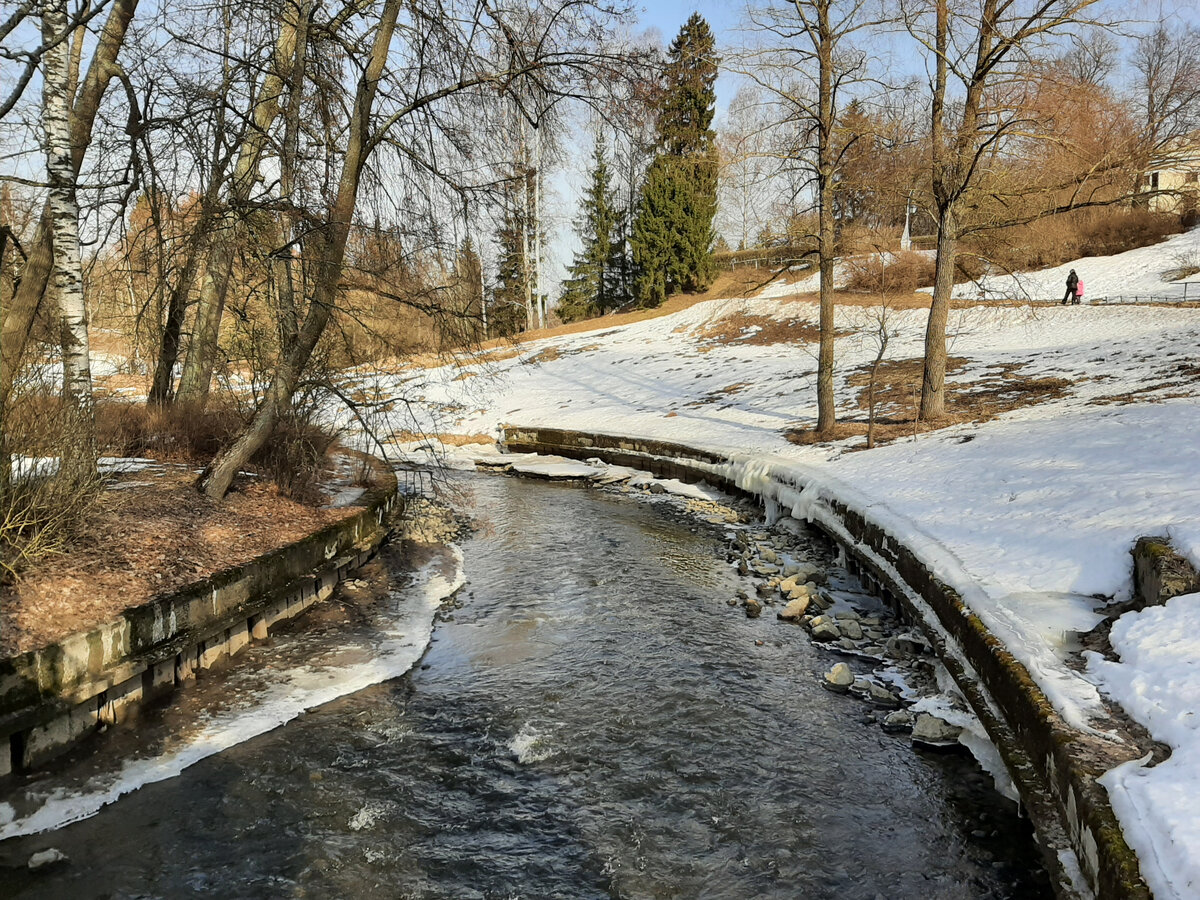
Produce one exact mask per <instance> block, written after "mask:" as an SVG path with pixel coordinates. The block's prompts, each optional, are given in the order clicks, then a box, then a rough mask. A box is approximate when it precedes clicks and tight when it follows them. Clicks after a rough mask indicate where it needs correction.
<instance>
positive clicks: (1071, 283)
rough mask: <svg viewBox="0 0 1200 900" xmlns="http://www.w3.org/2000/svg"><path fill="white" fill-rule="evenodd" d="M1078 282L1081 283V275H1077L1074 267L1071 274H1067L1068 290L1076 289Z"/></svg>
mask: <svg viewBox="0 0 1200 900" xmlns="http://www.w3.org/2000/svg"><path fill="white" fill-rule="evenodd" d="M1078 284H1079V276H1078V275H1076V274H1075V270H1074V269H1072V270H1071V274H1070V275H1068V276H1067V290H1068V291H1073V290H1075V287H1076V285H1078Z"/></svg>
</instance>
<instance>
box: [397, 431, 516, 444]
mask: <svg viewBox="0 0 1200 900" xmlns="http://www.w3.org/2000/svg"><path fill="white" fill-rule="evenodd" d="M390 437H391V439H392V440H393V441H396V442H397V443H401V444H411V443H414V442H416V441H438V442H440V443H442V444H445V445H446V446H447V447H467V446H470V445H471V444H494V443H496V439H495V438H494V437H492V436H491V435H487V434H450V433H446V432H440V431H439V432H434V433H433V434H419V433H417V432H415V431H393V432H392V434H391V436H390Z"/></svg>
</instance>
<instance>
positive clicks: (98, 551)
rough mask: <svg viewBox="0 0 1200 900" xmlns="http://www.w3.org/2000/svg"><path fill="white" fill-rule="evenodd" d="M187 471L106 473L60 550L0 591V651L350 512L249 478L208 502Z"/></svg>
mask: <svg viewBox="0 0 1200 900" xmlns="http://www.w3.org/2000/svg"><path fill="white" fill-rule="evenodd" d="M195 478H196V473H195V471H194V470H193V469H191V468H189V467H186V466H177V465H167V466H163V467H162V468H160V469H150V470H146V471H141V472H136V473H132V474H127V475H123V476H119V477H118V478H117V479H115V480H114V481H113V482H112V484H111V485H110V486H109V489H108V490H107V491H106V492H105V495H104V496H103V498H102V499H101V502H99V503H97V504H96V505H95V507H94V508H93V510H92V511H91V513H90V514H89V516H88V519H87V521H86V525H85V528H84V530H83V536H82V537H81V538H79V539H78V540H77V541H76V542H75V543H74V545H73V546H72V548H71V551H70V552H69V553H65V554H62V555H58V556H53V557H50V558H48V559H46V560H45V561H44V562H43V563H41V564H39V566H38V568H37V570H36V571H31V572H28V573H26V574H25V576H23V577H22V578H21V580H20V581H18V582H17V583H16V584H11V585H4V586H3V588H2V589H0V653H3V654H5V655H9V654H13V653H20V652H24V651H26V650H32V649H36V648H38V647H44V646H46V645H47V644H51V643H53V642H55V641H57V640H60V639H61V638H63V637H65V636H67V635H69V634H73V633H75V632H78V631H84V630H86V629H88V628H91V627H93V626H95V625H98V624H100V623H102V622H107V621H110V620H112V619H115V618H116V617H118V616H119V615H120V614H121V612H122V611H123V610H125V609H128V608H130V607H134V606H140V605H142V604H144V603H146V602H148V601H150V600H152V599H153V598H154V597H156V596H159V595H161V594H166V593H170V592H172V591H175V590H178V589H179V588H182V587H184V586H185V585H188V584H191V583H192V582H195V581H198V580H200V579H202V578H204V577H205V576H207V575H211V574H213V573H215V572H219V571H221V570H222V569H226V568H229V567H231V566H236V565H240V564H242V563H246V562H249V561H250V560H252V559H254V558H255V557H257V556H261V555H262V554H263V553H266V552H268V551H270V550H273V549H275V548H277V547H281V546H283V545H285V544H289V543H292V542H293V541H297V540H299V539H301V538H303V537H305V536H307V535H309V534H311V533H312V532H314V531H317V530H319V529H320V528H323V527H324V526H326V525H328V524H330V523H332V522H336V521H338V520H340V519H343V518H345V517H346V516H348V515H350V514H352V513H353V512H354V509H353V508H338V509H330V508H316V507H311V506H305V505H303V504H300V503H297V502H296V501H294V500H289V499H287V498H285V497H282V496H280V495H279V493H278V491H277V489H276V488H275V487H274V486H273V485H269V484H264V483H260V482H258V481H256V480H254V479H248V478H246V479H239V481H238V483H237V484H236V485H235V488H234V491H233V492H232V493H230V494H229V496H228V497H226V499H225V500H224V501H223V502H221V503H215V502H213V501H211V500H209V499H208V498H207V497H205V496H204V495H203V494H201V493H199V492H198V491H197V490H196V489H195V488H194V487H193V482H194V481H195Z"/></svg>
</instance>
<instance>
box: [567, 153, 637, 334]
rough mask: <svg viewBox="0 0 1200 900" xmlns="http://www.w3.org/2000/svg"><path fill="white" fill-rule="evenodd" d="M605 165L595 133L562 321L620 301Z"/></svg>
mask: <svg viewBox="0 0 1200 900" xmlns="http://www.w3.org/2000/svg"><path fill="white" fill-rule="evenodd" d="M611 181H612V176H611V174H610V172H609V168H608V151H607V149H606V148H605V146H604V141H603V140H602V139H601V138H600V137H599V136H597V138H596V148H595V150H594V151H593V153H592V178H591V184H590V185H589V187H588V191H587V194H586V195H585V196H584V198H583V207H582V209H581V210H580V214H579V218H578V219H577V220H576V222H575V230H576V233H577V234H578V235H579V239H580V241H581V242H582V244H583V246H582V247H581V248H580V250H579V252H578V253H576V254H575V261H574V263H572V265H571V269H570V271H569V273H568V275H567V280H566V281H565V282H564V283H563V294H562V297H561V299H560V300H559V302H558V314H559V317H560V318H561V319H562V320H563V321H564V322H572V321H575V320H576V319H585V318H588V317H589V316H594V315H602V314H604V313H606V312H608V311H609V310H611V309H615V308H616V307H617V306H618V305H620V302H621V296H620V294H621V285H620V276H621V272H620V269H621V265H622V261H621V255H622V252H623V249H624V248H623V246H622V245H621V244H620V243H619V240H620V231H619V229H620V222H619V216H620V213H619V211H618V209H617V208H616V204H615V202H614V199H613V190H612V187H611Z"/></svg>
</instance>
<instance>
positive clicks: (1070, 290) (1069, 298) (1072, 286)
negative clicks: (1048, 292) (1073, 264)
mask: <svg viewBox="0 0 1200 900" xmlns="http://www.w3.org/2000/svg"><path fill="white" fill-rule="evenodd" d="M1078 288H1079V276H1078V275H1076V274H1075V270H1074V269H1072V270H1071V274H1070V275H1068V276H1067V292H1066V294H1064V295H1063V298H1062V305H1063V306H1066V305H1067V304H1068V303H1078V302H1079V301H1078V300H1077V299H1076V298H1075V292H1076V290H1077V289H1078Z"/></svg>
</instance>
